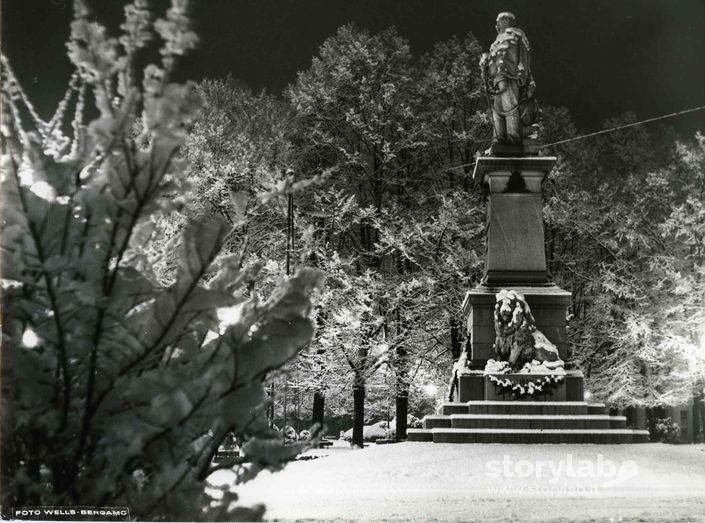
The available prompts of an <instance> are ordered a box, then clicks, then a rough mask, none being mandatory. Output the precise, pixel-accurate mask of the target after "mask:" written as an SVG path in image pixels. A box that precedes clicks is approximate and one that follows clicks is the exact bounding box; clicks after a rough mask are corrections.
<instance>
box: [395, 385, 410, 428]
mask: <svg viewBox="0 0 705 523" xmlns="http://www.w3.org/2000/svg"><path fill="white" fill-rule="evenodd" d="M408 414H409V391H408V389H407V390H405V391H403V392H399V393H398V394H397V437H396V439H397V440H405V439H406V428H407V424H406V421H407V416H408Z"/></svg>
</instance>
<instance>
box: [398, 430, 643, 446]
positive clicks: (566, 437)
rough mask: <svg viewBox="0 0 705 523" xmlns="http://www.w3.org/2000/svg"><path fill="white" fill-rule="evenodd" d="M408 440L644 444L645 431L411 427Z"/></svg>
mask: <svg viewBox="0 0 705 523" xmlns="http://www.w3.org/2000/svg"><path fill="white" fill-rule="evenodd" d="M408 439H409V441H433V442H435V443H597V444H619V443H645V442H647V441H648V440H649V433H648V431H646V430H629V429H495V428H480V429H454V428H451V429H447V428H438V429H409V430H408Z"/></svg>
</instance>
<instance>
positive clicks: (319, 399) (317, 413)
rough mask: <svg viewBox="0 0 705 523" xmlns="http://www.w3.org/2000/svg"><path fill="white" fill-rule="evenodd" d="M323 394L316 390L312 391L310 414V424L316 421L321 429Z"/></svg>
mask: <svg viewBox="0 0 705 523" xmlns="http://www.w3.org/2000/svg"><path fill="white" fill-rule="evenodd" d="M324 402H325V396H324V395H323V392H321V391H318V390H317V391H316V392H314V393H313V413H312V415H311V425H315V424H316V423H318V425H319V427H320V428H321V430H322V429H323V406H324Z"/></svg>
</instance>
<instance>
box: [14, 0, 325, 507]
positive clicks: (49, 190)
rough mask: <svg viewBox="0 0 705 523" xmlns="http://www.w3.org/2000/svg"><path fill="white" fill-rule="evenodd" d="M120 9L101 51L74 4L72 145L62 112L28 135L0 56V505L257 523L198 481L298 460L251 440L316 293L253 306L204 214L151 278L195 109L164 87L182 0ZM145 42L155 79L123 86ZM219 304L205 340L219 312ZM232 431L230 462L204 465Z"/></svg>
mask: <svg viewBox="0 0 705 523" xmlns="http://www.w3.org/2000/svg"><path fill="white" fill-rule="evenodd" d="M125 11H126V20H125V23H124V24H123V25H122V29H123V34H122V36H121V37H120V38H119V39H116V38H111V37H109V36H107V31H106V29H105V28H104V27H102V26H101V25H100V24H98V23H97V22H95V21H94V18H93V16H92V15H90V14H89V12H88V10H87V9H86V8H85V7H84V6H83V4H82V2H80V1H77V2H76V9H75V15H74V20H73V22H72V24H71V40H70V42H69V44H68V48H69V58H70V59H71V61H72V62H73V64H74V66H75V68H76V73H75V75H74V77H73V80H72V83H71V85H70V89H69V91H68V95H71V94H72V92H73V93H74V94H75V95H76V97H77V101H76V103H75V107H76V110H75V113H76V117H75V118H74V121H73V136H71V137H66V136H64V135H63V134H62V133H63V132H64V131H65V130H66V129H65V126H62V125H61V122H62V120H63V114H64V113H65V112H66V109H67V104H66V99H65V100H64V101H63V102H62V104H61V105H60V106H59V109H58V111H57V115H56V116H55V117H54V118H52V120H51V121H49V122H43V121H41V120H40V119H39V117H38V116H37V114H36V112H35V111H34V110H33V109H32V106H31V104H30V103H29V101H28V100H27V98H26V96H25V95H24V93H23V91H22V90H21V88H20V86H19V83H18V81H17V80H16V78H15V77H14V76H13V74H12V70H11V69H10V68H9V64H8V62H7V60H6V59H5V58H4V57H3V85H2V114H3V128H2V134H3V142H2V155H1V156H2V194H3V220H2V230H1V231H0V238H1V239H2V256H3V258H2V268H3V280H2V289H3V325H2V327H3V331H2V335H3V351H2V379H3V394H2V401H3V439H2V444H3V458H4V459H3V484H2V496H3V499H2V507H3V509H4V510H8V509H9V508H10V507H21V506H27V505H29V506H77V505H100V506H105V505H110V506H127V507H130V510H131V515H132V516H133V517H135V518H137V519H140V520H151V519H157V518H166V519H169V520H173V519H175V518H178V519H187V520H197V519H199V520H200V519H207V520H218V519H230V520H231V519H237V518H245V519H248V520H251V519H257V518H259V517H261V515H262V508H261V507H260V508H258V509H256V510H245V509H233V508H232V507H231V502H233V501H234V500H236V499H237V497H236V496H235V495H234V494H232V493H230V492H224V496H223V498H222V502H221V504H220V505H214V506H211V504H210V502H211V500H210V498H208V497H207V495H206V494H205V492H204V485H205V481H206V479H207V477H208V476H209V475H210V474H211V473H212V472H213V471H214V470H216V469H218V468H224V467H227V468H231V467H236V468H235V470H236V472H237V473H238V479H239V480H242V479H246V478H248V477H252V476H253V475H255V474H257V472H258V471H260V470H261V469H263V468H265V467H277V466H279V465H280V464H281V463H282V462H284V461H286V460H287V459H290V458H291V457H293V456H294V455H295V454H296V453H298V452H299V451H300V449H301V448H302V446H301V445H290V446H286V447H285V446H283V445H282V442H281V438H280V437H279V435H278V434H277V433H276V432H275V431H273V430H271V429H270V428H269V427H268V426H267V422H266V418H265V416H264V412H263V406H264V403H265V399H266V395H265V391H264V389H263V386H262V380H263V379H264V377H265V376H266V375H267V374H268V373H269V372H270V371H271V370H272V369H276V368H278V367H280V366H282V365H283V364H284V363H286V362H287V361H289V360H291V359H292V358H293V357H294V356H295V355H296V354H297V352H298V351H299V350H300V348H301V347H302V346H304V345H305V344H306V343H307V342H308V340H309V339H310V336H311V333H312V326H311V324H310V321H309V318H308V315H309V302H308V293H309V291H310V290H311V289H312V288H313V287H314V286H316V285H318V279H319V276H318V274H317V273H314V272H311V271H302V272H300V273H298V274H297V275H295V276H294V277H293V278H291V279H290V280H289V281H287V282H285V283H284V284H282V285H281V286H280V287H279V288H278V289H277V290H276V291H275V292H274V293H273V294H272V295H271V296H270V298H269V299H267V300H266V301H263V302H261V301H258V300H257V299H256V297H255V296H254V295H253V294H252V293H250V292H248V288H251V286H252V285H253V282H254V278H255V275H254V274H253V273H249V272H246V271H242V270H241V268H240V262H239V257H238V256H236V255H230V256H225V257H224V256H221V255H220V254H219V253H220V250H221V247H222V246H223V244H224V243H225V242H226V241H227V240H228V238H229V236H230V235H231V232H232V230H231V228H230V227H229V226H227V225H226V223H224V222H223V221H222V220H221V219H218V218H217V217H209V218H204V219H191V220H187V222H186V225H185V227H184V230H183V234H182V235H181V236H180V238H179V237H175V238H174V240H173V243H172V244H170V246H169V249H168V251H169V255H170V256H172V258H173V259H174V265H175V273H174V278H173V282H172V283H170V284H168V285H167V284H163V283H161V282H160V281H159V279H158V278H155V277H154V274H153V271H152V270H151V268H152V267H153V266H154V264H155V263H156V262H157V261H158V258H155V257H154V256H155V253H154V252H153V251H152V250H150V248H151V242H152V241H153V238H152V234H153V231H154V230H155V227H156V224H158V223H159V221H160V220H161V219H162V218H163V217H165V216H168V215H170V214H173V213H174V212H176V211H178V209H179V208H180V207H181V206H183V205H184V204H187V203H188V200H187V199H186V198H185V195H187V193H188V191H187V189H188V186H187V183H186V181H185V176H184V169H185V165H184V162H183V161H181V160H180V158H179V149H180V146H181V144H182V143H183V141H184V139H185V135H186V129H187V127H188V125H189V124H190V122H191V121H192V119H193V118H194V116H195V114H196V113H197V111H198V108H199V103H198V98H197V96H196V95H195V90H194V87H193V85H192V84H190V83H187V84H176V83H170V81H169V77H170V73H171V69H172V67H173V63H174V60H175V58H176V57H177V56H178V55H181V54H183V53H185V52H186V51H188V50H189V49H191V48H192V47H193V46H194V45H195V35H194V34H193V33H192V32H191V31H190V30H189V19H188V17H187V16H186V5H185V2H184V1H182V0H173V4H172V7H171V8H170V9H169V10H168V11H167V14H166V17H165V18H164V19H160V20H156V21H152V19H151V16H150V13H149V11H148V9H147V2H145V0H134V2H133V3H131V4H129V5H127V6H126V8H125ZM155 32H156V33H158V34H159V36H160V37H161V39H162V40H163V46H162V49H161V56H162V61H161V64H160V65H159V66H157V65H149V66H148V67H147V68H146V69H145V70H144V74H143V78H142V79H141V82H138V79H136V78H135V72H136V68H135V65H136V62H135V60H134V58H135V55H136V53H137V51H139V50H140V49H142V48H144V47H145V46H146V44H147V42H148V41H149V40H150V39H152V38H153V37H154V36H155V35H154V33H155ZM84 108H85V114H86V115H90V116H93V115H97V118H96V119H95V120H93V121H92V122H90V123H89V124H86V123H84V119H83V114H84ZM27 115H29V116H30V117H31V126H32V129H31V130H30V129H28V126H27V125H26V124H25V122H23V118H26V116H27ZM136 122H140V123H141V128H142V132H141V135H140V136H138V137H135V136H134V135H135V132H134V129H135V128H136V127H137V126H136ZM234 306H238V307H239V315H238V317H237V318H236V319H235V320H233V321H232V323H231V324H230V325H228V326H227V327H224V326H222V325H221V324H220V322H219V319H218V314H217V312H218V310H219V309H222V308H226V307H234ZM231 433H234V434H235V435H236V437H237V439H238V442H242V445H241V452H240V453H239V454H240V455H238V456H236V457H233V458H232V459H229V460H224V461H222V462H220V463H218V464H217V465H216V464H214V463H213V457H214V456H215V454H216V453H217V451H218V448H219V447H220V446H221V444H222V443H223V442H224V441H225V440H226V438H227V437H228V435H229V434H231Z"/></svg>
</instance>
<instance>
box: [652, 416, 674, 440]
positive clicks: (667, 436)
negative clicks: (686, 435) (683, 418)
mask: <svg viewBox="0 0 705 523" xmlns="http://www.w3.org/2000/svg"><path fill="white" fill-rule="evenodd" d="M654 427H655V431H654V435H653V436H654V439H655V440H657V441H662V442H664V443H678V442H679V440H680V436H681V428H680V425H678V423H676V422H675V421H673V420H672V419H671V418H658V419H657V420H656V424H655V426H654Z"/></svg>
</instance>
